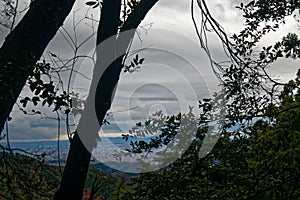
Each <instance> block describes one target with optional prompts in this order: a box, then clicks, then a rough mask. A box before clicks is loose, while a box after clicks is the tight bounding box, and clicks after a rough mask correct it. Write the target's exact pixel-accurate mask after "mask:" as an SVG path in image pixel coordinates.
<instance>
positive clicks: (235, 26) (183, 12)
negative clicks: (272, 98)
mask: <svg viewBox="0 0 300 200" xmlns="http://www.w3.org/2000/svg"><path fill="white" fill-rule="evenodd" d="M84 2H85V1H77V4H76V5H75V7H74V12H71V14H70V16H69V17H68V19H67V20H66V23H65V25H64V27H65V28H66V29H67V31H68V32H69V34H70V35H72V36H73V37H74V32H73V31H72V29H73V26H72V20H73V18H74V16H75V21H78V20H80V19H81V18H82V17H83V16H85V14H86V11H87V9H88V8H87V7H86V6H85V4H84ZM240 2H241V1H239V0H215V1H208V5H209V8H210V10H211V12H212V14H213V16H214V17H215V18H216V19H217V20H218V21H219V23H220V24H221V25H222V26H223V27H224V28H225V30H226V31H227V33H229V34H231V33H235V32H238V31H239V30H240V29H241V27H242V24H243V21H242V18H241V12H240V11H239V10H237V9H236V8H235V6H236V5H238V4H239V3H240ZM190 7H191V5H190V0H160V1H159V2H158V3H157V4H156V5H155V6H154V8H153V9H152V10H151V11H150V12H149V13H148V15H147V16H146V19H145V20H144V21H143V22H142V25H141V27H140V28H139V29H138V31H137V33H138V34H139V37H135V40H134V43H133V46H132V49H131V50H132V52H133V53H134V52H135V51H139V50H140V49H141V48H145V49H143V50H142V51H139V56H140V57H144V58H145V63H144V65H143V66H142V67H141V69H140V70H139V71H138V72H134V73H132V74H129V73H126V74H122V75H121V79H120V83H119V86H118V89H117V92H116V97H115V99H114V102H113V106H112V109H111V112H112V113H113V117H111V118H110V120H111V122H112V125H110V126H107V127H105V128H104V132H105V133H106V134H107V135H111V136H116V135H119V134H120V132H121V133H126V132H128V129H129V128H130V127H132V126H133V125H134V124H135V123H136V122H138V121H144V120H145V119H146V118H147V117H148V116H149V115H151V114H152V113H153V112H155V111H157V110H163V111H164V112H165V114H177V113H178V112H186V111H187V108H188V106H189V105H191V106H195V107H196V106H197V100H199V99H202V98H205V97H209V96H210V95H211V94H212V92H213V91H216V90H218V81H217V79H216V77H215V75H214V74H213V72H212V69H211V67H210V64H209V61H208V58H207V56H206V54H205V53H204V51H203V50H202V49H201V48H200V46H199V42H198V40H197V37H196V34H195V29H194V26H193V23H192V19H191V14H190ZM75 11H76V12H75ZM91 14H93V17H94V18H95V19H97V18H98V16H99V12H98V11H97V9H96V10H94V11H92V12H89V13H88V16H91ZM196 16H197V17H199V12H198V11H196ZM287 22H288V23H287V24H286V25H285V26H284V27H282V28H281V29H280V31H278V32H277V33H276V34H272V35H271V36H269V37H268V38H267V39H265V40H264V41H263V44H266V43H268V42H270V41H271V42H272V41H275V40H278V39H280V38H281V37H282V36H284V35H285V34H286V33H287V32H299V29H298V27H297V24H296V22H295V21H294V20H293V19H288V21H287ZM91 23H92V21H91V20H85V21H84V22H83V23H81V24H80V25H79V26H78V27H77V38H78V41H79V43H80V41H83V40H84V39H85V38H87V37H88V36H89V35H91V34H92V31H93V30H92V28H91V27H90V25H91ZM1 33H2V34H1V35H0V39H1V40H2V41H1V43H2V42H3V40H4V37H5V34H6V33H7V31H5V29H1ZM273 38H274V39H273ZM209 42H210V48H211V53H212V55H213V56H214V58H216V59H218V60H219V61H222V59H226V58H225V57H224V53H223V51H222V47H221V45H220V42H219V41H218V39H217V38H215V37H211V38H210V40H209ZM94 43H95V41H94V39H90V40H89V41H88V42H87V43H86V44H85V45H84V46H83V47H82V48H81V49H80V50H79V52H80V54H82V55H92V53H93V49H94ZM46 52H53V53H55V54H57V55H59V56H60V57H61V58H63V59H68V58H70V57H71V56H72V52H73V51H72V49H71V48H70V46H69V45H68V43H67V42H66V40H65V39H64V37H63V35H62V34H61V33H58V34H57V35H56V37H55V38H54V39H53V40H52V41H51V43H50V44H49V47H48V49H47V50H46ZM44 58H45V59H47V60H49V57H48V54H47V53H45V57H44ZM283 65H284V66H283ZM298 65H299V61H287V60H283V59H281V60H279V61H278V62H277V63H276V64H274V66H272V67H271V68H270V69H269V71H270V74H272V75H273V76H275V77H277V78H281V79H282V80H283V81H286V80H289V79H291V78H293V77H294V76H295V73H296V71H297V69H298ZM76 69H77V70H78V71H80V73H82V74H84V76H82V75H78V74H77V75H76V76H74V77H73V79H72V88H73V90H74V91H76V92H79V93H80V94H81V97H84V96H85V95H86V93H87V88H88V86H89V83H90V81H89V80H88V79H87V78H86V77H91V73H92V69H93V64H92V62H91V60H89V59H85V60H84V59H82V60H80V62H79V63H78V64H77V65H76ZM26 94H28V90H27V91H26V89H25V90H24V91H23V93H22V95H23V96H24V95H26ZM28 109H29V110H30V109H31V108H28ZM38 109H40V110H42V111H43V113H45V114H44V115H43V118H41V116H25V115H23V114H22V113H21V112H20V111H19V110H18V108H17V107H15V109H14V111H13V113H12V116H13V121H12V122H10V123H9V132H10V138H11V139H12V140H45V139H55V138H56V137H57V121H56V120H53V119H51V120H50V119H49V118H47V116H50V117H56V116H55V115H54V114H53V113H51V112H50V111H51V109H48V108H38ZM46 115H47V116H46ZM62 124H63V123H62ZM61 132H62V134H64V133H65V128H64V126H63V125H62V128H61ZM112 132H113V134H110V133H112Z"/></svg>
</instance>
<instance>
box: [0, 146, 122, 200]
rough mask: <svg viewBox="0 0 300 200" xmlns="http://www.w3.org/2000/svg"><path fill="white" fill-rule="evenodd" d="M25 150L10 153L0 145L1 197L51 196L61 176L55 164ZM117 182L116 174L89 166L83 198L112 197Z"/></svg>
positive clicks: (29, 197)
mask: <svg viewBox="0 0 300 200" xmlns="http://www.w3.org/2000/svg"><path fill="white" fill-rule="evenodd" d="M24 153H25V152H23V153H22V154H19V153H13V152H11V151H7V149H5V148H4V147H3V151H2V153H1V160H0V177H1V179H0V188H1V191H0V199H13V200H22V199H24V200H27V199H41V200H42V199H45V200H46V199H52V198H53V196H54V193H55V191H56V189H57V187H58V185H59V182H60V179H61V176H60V173H59V168H58V166H51V165H47V164H45V163H44V156H45V155H36V157H28V156H26V155H24ZM32 156H33V155H32ZM117 184H118V179H117V178H114V177H112V176H110V175H108V174H106V173H104V172H102V171H101V170H99V169H96V168H95V167H92V166H91V167H90V168H89V171H88V176H87V181H86V188H85V193H84V198H83V199H89V198H91V199H101V200H102V199H113V192H114V191H115V190H116V188H117ZM91 195H92V197H91Z"/></svg>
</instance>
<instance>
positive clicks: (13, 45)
mask: <svg viewBox="0 0 300 200" xmlns="http://www.w3.org/2000/svg"><path fill="white" fill-rule="evenodd" d="M74 2H75V0H35V1H33V3H31V5H30V8H29V10H28V12H27V13H26V14H25V16H24V17H23V19H22V20H21V21H20V22H19V24H18V25H17V26H16V27H15V29H14V30H13V31H12V32H11V33H10V34H9V35H8V36H7V37H6V39H5V42H4V44H3V45H2V47H1V49H0V95H1V96H0V132H1V131H2V130H3V127H4V124H5V122H6V119H7V118H8V117H9V114H10V112H11V111H12V108H13V106H14V104H15V103H16V100H17V98H18V97H19V95H20V92H21V91H22V89H23V87H24V85H25V83H26V80H27V77H28V76H29V75H30V73H31V72H32V70H33V67H34V64H35V63H36V62H37V61H38V60H39V59H40V57H41V56H42V54H43V52H44V50H45V48H46V47H47V45H48V43H49V42H50V41H51V39H52V38H53V37H54V35H55V34H56V32H57V31H58V29H59V27H60V26H62V25H63V22H64V20H65V18H66V17H67V16H68V14H69V13H70V11H71V9H72V7H73V4H74Z"/></svg>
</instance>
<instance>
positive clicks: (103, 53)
mask: <svg viewBox="0 0 300 200" xmlns="http://www.w3.org/2000/svg"><path fill="white" fill-rule="evenodd" d="M157 1H158V0H141V2H140V3H139V6H138V8H136V9H135V10H134V11H133V12H132V13H131V14H130V15H129V16H128V18H127V20H126V22H125V24H124V25H123V26H122V28H121V30H120V33H121V34H119V35H118V36H117V34H118V21H119V18H120V9H121V0H103V4H102V10H101V18H100V23H99V27H98V35H97V46H100V47H99V48H97V62H96V66H95V69H94V72H93V78H92V83H91V89H90V94H89V96H88V98H87V101H86V102H87V105H85V110H88V111H85V112H84V113H83V114H82V116H81V119H80V122H79V125H78V129H77V131H76V132H75V133H74V137H73V138H72V139H71V144H70V150H69V153H68V159H67V163H66V166H65V170H64V173H63V177H62V181H61V185H60V188H59V190H58V191H57V192H56V194H55V198H54V199H55V200H68V199H70V200H71V199H72V200H81V199H82V195H83V190H84V184H85V180H86V176H87V172H88V167H89V163H90V158H91V153H90V152H91V151H92V149H93V147H94V146H95V145H96V142H97V137H98V130H99V126H98V128H97V129H93V128H91V127H88V126H87V127H86V128H82V127H85V126H84V125H82V124H84V123H91V122H90V121H95V119H93V116H92V117H91V116H90V115H89V113H90V112H89V110H90V109H94V110H95V112H96V115H95V118H97V119H96V122H94V123H98V124H100V125H101V124H102V122H103V119H104V117H105V115H106V113H107V111H108V109H109V108H110V106H111V103H112V98H113V92H114V90H115V87H116V85H117V83H118V81H119V76H120V73H121V70H122V65H121V64H122V61H123V59H124V55H125V54H126V51H127V50H128V47H129V44H130V41H131V40H132V39H133V37H134V33H135V29H136V28H137V27H138V25H139V24H140V23H141V21H142V20H143V19H144V17H145V16H146V14H147V13H148V11H149V10H150V9H151V8H152V7H153V6H154V5H155V3H156V2H157ZM131 29H132V30H131ZM128 30H131V31H128ZM125 31H126V32H127V33H126V34H125V37H122V35H123V32H125ZM107 38H110V39H109V42H108V43H107V40H106V39H107ZM105 40H106V41H105ZM102 43H104V45H101V44H102ZM116 55H119V57H118V56H117V57H116ZM111 58H113V60H114V61H113V62H112V63H110V62H109V61H107V60H110V59H111ZM106 62H108V63H106ZM107 64H108V67H106V65H107ZM99 68H100V69H99ZM103 68H105V69H103ZM99 71H100V73H99ZM101 71H102V73H101ZM99 76H101V77H99ZM92 90H94V91H92ZM91 102H96V104H95V105H93V104H94V103H92V105H90V103H91ZM83 140H84V141H83Z"/></svg>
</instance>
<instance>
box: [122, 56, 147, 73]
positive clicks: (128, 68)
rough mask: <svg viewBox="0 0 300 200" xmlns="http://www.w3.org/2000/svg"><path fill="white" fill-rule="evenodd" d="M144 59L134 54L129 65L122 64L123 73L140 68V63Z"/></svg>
mask: <svg viewBox="0 0 300 200" xmlns="http://www.w3.org/2000/svg"><path fill="white" fill-rule="evenodd" d="M144 61H145V58H139V55H138V54H136V56H135V57H134V58H133V59H132V61H131V62H130V64H129V65H124V67H123V69H124V73H126V72H129V73H133V72H136V71H138V70H139V69H140V68H141V65H142V64H143V62H144Z"/></svg>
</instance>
